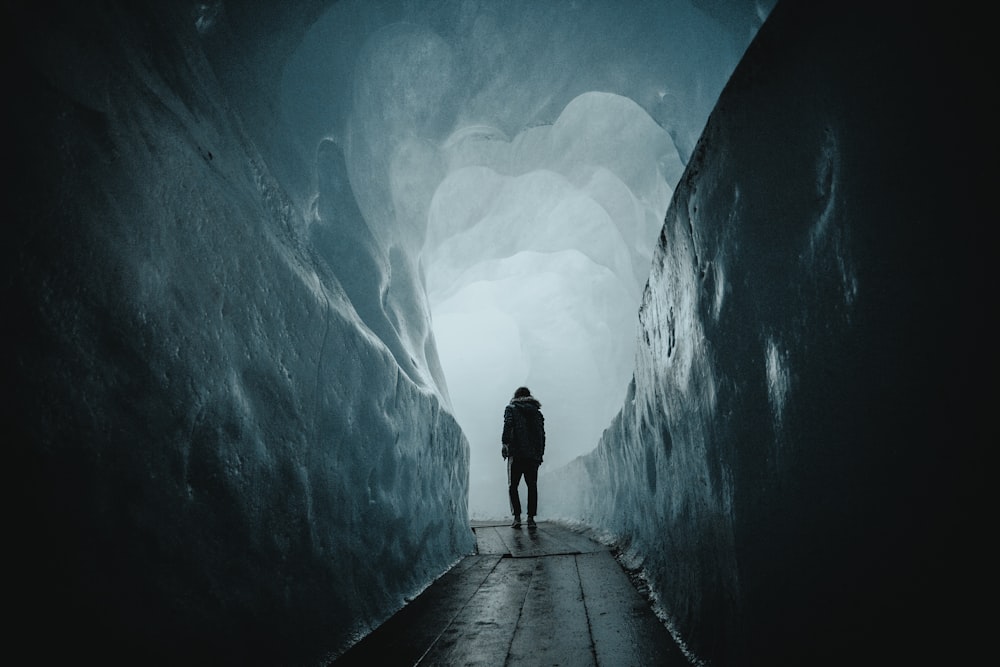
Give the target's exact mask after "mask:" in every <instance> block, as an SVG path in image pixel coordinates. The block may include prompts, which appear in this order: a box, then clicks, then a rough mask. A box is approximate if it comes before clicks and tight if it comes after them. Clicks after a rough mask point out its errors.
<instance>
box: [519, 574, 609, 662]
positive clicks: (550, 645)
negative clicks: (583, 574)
mask: <svg viewBox="0 0 1000 667" xmlns="http://www.w3.org/2000/svg"><path fill="white" fill-rule="evenodd" d="M535 562H536V565H535V574H534V576H533V577H532V579H531V585H530V586H529V588H528V594H527V597H525V599H524V607H523V608H522V610H521V618H520V620H519V621H518V623H517V629H516V630H515V632H514V639H513V641H512V642H511V645H510V654H509V656H508V659H507V664H509V665H567V666H569V667H588V666H591V665H595V664H596V663H595V657H594V645H593V641H592V640H591V637H590V629H589V627H588V621H587V610H586V608H585V606H584V604H583V590H582V589H581V587H580V575H579V572H578V571H577V566H576V557H575V556H551V557H547V558H539V559H537V560H536V561H535Z"/></svg>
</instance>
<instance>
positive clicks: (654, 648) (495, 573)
mask: <svg viewBox="0 0 1000 667" xmlns="http://www.w3.org/2000/svg"><path fill="white" fill-rule="evenodd" d="M473 530H474V531H475V533H476V545H477V553H476V554H475V555H472V556H468V557H466V558H464V559H463V560H462V561H461V562H459V563H458V564H457V565H456V566H455V567H453V568H452V569H451V570H450V571H448V572H447V573H446V574H445V575H443V576H442V577H441V578H440V579H438V581H436V582H435V583H434V584H433V585H432V586H431V587H430V588H428V589H427V590H426V591H424V592H423V594H421V595H420V596H419V597H417V598H416V599H415V600H414V601H413V602H411V603H410V604H408V605H407V606H406V607H404V608H403V609H402V610H400V611H399V612H398V613H397V614H396V615H395V616H393V617H392V618H390V619H389V620H388V621H386V622H385V623H384V624H383V625H382V626H380V627H379V628H378V629H376V630H375V631H374V632H373V633H371V634H370V635H368V636H367V637H366V638H365V639H364V640H362V641H361V642H360V643H359V644H357V645H356V646H354V647H353V648H352V649H351V650H350V651H348V652H347V653H346V654H344V655H343V656H342V657H341V658H340V659H339V660H337V661H336V662H335V663H334V665H335V666H336V667H341V666H342V665H376V664H377V665H392V666H394V665H446V666H448V667H456V666H459V665H484V666H489V667H502V666H504V665H508V666H512V667H516V666H534V665H539V666H541V665H563V666H566V667H586V666H589V665H596V666H608V667H610V666H612V665H613V666H615V667H628V666H633V665H634V666H637V667H638V666H643V667H647V666H651V665H664V666H667V667H670V666H673V665H687V664H688V662H687V661H686V660H685V658H684V656H683V654H681V652H680V651H679V650H678V649H677V647H676V645H675V644H674V642H673V640H672V639H671V637H670V634H669V633H668V632H667V630H666V628H664V626H663V624H662V623H660V621H659V620H658V619H657V618H656V617H655V616H654V614H653V612H652V610H651V609H650V607H649V604H648V603H647V602H646V600H645V599H644V598H643V597H642V596H641V595H640V594H639V592H638V591H637V590H636V589H635V587H634V586H633V585H632V582H631V581H630V580H629V578H628V576H627V575H626V574H625V572H624V571H623V570H622V568H621V566H620V565H619V564H618V562H617V561H616V560H615V559H614V556H613V555H612V554H611V551H610V550H609V549H608V547H606V546H604V545H601V544H599V543H597V542H594V541H593V540H591V539H589V538H587V537H585V536H583V535H581V534H579V533H576V532H574V531H572V530H570V529H568V528H566V527H565V526H561V525H559V524H556V523H547V522H541V523H539V524H538V527H537V528H530V529H529V528H527V527H523V528H520V529H515V528H511V527H509V526H507V525H497V524H487V523H477V524H475V525H473Z"/></svg>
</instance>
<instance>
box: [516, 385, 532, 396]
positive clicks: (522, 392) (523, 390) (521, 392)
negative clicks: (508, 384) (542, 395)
mask: <svg viewBox="0 0 1000 667" xmlns="http://www.w3.org/2000/svg"><path fill="white" fill-rule="evenodd" d="M525 396H531V390H530V389H528V388H527V387H518V388H517V389H515V390H514V398H524V397H525Z"/></svg>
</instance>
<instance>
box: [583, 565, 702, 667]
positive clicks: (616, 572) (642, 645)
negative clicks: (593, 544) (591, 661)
mask: <svg viewBox="0 0 1000 667" xmlns="http://www.w3.org/2000/svg"><path fill="white" fill-rule="evenodd" d="M577 567H578V568H579V570H580V582H581V588H582V590H583V599H584V604H585V605H586V608H587V616H588V618H589V619H590V631H591V634H592V636H593V638H594V650H595V653H596V655H597V663H598V664H599V665H615V666H616V667H617V666H620V667H646V666H647V665H663V666H664V667H669V666H671V665H688V664H689V662H688V661H687V659H686V658H685V657H684V654H683V653H681V651H680V649H679V648H678V647H677V644H676V643H675V642H674V641H673V638H671V636H670V633H669V632H667V629H666V627H664V625H663V623H661V622H660V620H659V619H658V618H657V617H656V615H655V614H654V613H653V610H652V609H651V608H650V606H649V603H648V602H647V601H646V600H645V599H644V598H643V597H642V596H641V595H640V594H639V592H638V591H637V590H636V589H635V586H633V585H632V582H631V581H629V578H628V575H626V574H625V572H624V571H623V570H622V568H621V566H620V565H619V564H618V562H617V561H616V560H615V559H614V556H612V555H611V552H610V551H602V552H597V553H592V554H583V555H580V556H577Z"/></svg>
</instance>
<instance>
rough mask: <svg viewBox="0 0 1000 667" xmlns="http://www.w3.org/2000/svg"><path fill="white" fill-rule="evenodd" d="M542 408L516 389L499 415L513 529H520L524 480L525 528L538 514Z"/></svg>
mask: <svg viewBox="0 0 1000 667" xmlns="http://www.w3.org/2000/svg"><path fill="white" fill-rule="evenodd" d="M541 407H542V404H541V403H539V402H538V400H537V399H535V397H534V396H532V395H531V391H530V390H529V389H528V388H527V387H518V388H517V390H516V391H515V392H514V397H513V398H512V399H511V400H510V403H508V404H507V407H506V408H504V411H503V436H502V437H501V442H502V443H503V445H502V448H501V454H502V455H503V458H504V459H505V460H506V461H507V488H508V493H509V495H510V511H511V513H512V514H513V515H514V523H513V524H511V526H512V527H513V528H520V527H521V496H520V494H519V493H518V487H519V486H520V485H521V477H524V482H525V485H526V486H527V487H528V527H529V528H533V527H534V526H535V514H537V512H538V466H540V465H541V464H542V458H543V457H544V455H545V418H544V417H543V416H542V411H541Z"/></svg>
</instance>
